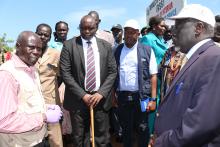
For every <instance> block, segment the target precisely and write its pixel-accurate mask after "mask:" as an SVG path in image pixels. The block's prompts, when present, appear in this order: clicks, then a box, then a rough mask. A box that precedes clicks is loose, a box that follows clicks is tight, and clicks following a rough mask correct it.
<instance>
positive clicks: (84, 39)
mask: <svg viewBox="0 0 220 147" xmlns="http://www.w3.org/2000/svg"><path fill="white" fill-rule="evenodd" d="M79 28H80V34H81V35H80V36H78V37H74V38H72V39H70V40H68V41H66V42H65V43H64V46H63V49H62V52H61V58H60V68H61V75H62V78H63V80H64V83H65V84H66V90H65V96H64V108H65V109H67V110H69V111H70V116H71V122H72V128H73V142H74V145H75V146H76V147H87V146H89V144H90V133H89V131H90V124H89V122H90V121H89V120H90V119H89V108H90V107H93V108H94V124H95V143H96V146H97V147H106V146H107V144H108V143H109V137H110V136H109V133H108V130H109V121H108V113H107V112H108V110H109V109H110V108H111V98H110V91H111V89H112V86H113V84H114V81H115V78H116V74H117V71H116V63H115V59H114V57H113V55H112V49H111V45H110V44H109V43H108V42H106V41H104V40H102V39H99V38H96V37H94V35H95V33H96V30H97V26H96V22H95V20H94V18H93V17H92V16H89V15H86V16H84V17H83V18H82V19H81V21H80V25H79ZM91 65H92V66H91Z"/></svg>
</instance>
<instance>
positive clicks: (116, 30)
mask: <svg viewBox="0 0 220 147" xmlns="http://www.w3.org/2000/svg"><path fill="white" fill-rule="evenodd" d="M111 31H112V34H113V37H114V46H113V49H112V50H113V53H115V50H116V48H117V47H118V45H119V44H121V43H122V35H123V28H122V26H121V25H120V24H116V25H113V26H112V28H111Z"/></svg>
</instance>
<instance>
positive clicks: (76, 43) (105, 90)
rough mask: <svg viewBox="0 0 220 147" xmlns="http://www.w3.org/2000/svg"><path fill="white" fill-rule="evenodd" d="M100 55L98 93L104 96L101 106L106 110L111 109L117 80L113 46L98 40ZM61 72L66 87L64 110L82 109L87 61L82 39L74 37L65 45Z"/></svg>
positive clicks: (61, 60) (62, 53)
mask: <svg viewBox="0 0 220 147" xmlns="http://www.w3.org/2000/svg"><path fill="white" fill-rule="evenodd" d="M96 40H97V45H98V50H99V54H100V88H99V90H98V93H99V94H101V95H103V96H104V98H103V99H102V102H100V103H101V104H103V108H104V109H105V110H109V109H110V107H111V97H110V91H111V89H112V86H113V84H114V81H115V78H116V74H117V71H116V63H115V59H114V57H113V55H112V48H111V45H110V44H109V43H108V42H106V41H104V40H101V39H98V38H96ZM60 70H61V76H62V78H63V81H64V83H65V85H66V89H65V96H64V108H65V109H67V110H77V109H80V108H82V106H83V105H84V102H83V100H82V97H83V96H84V95H85V94H86V91H85V87H84V80H85V60H84V53H83V46H82V40H81V37H80V36H79V37H74V38H72V39H70V40H68V41H66V42H65V43H64V46H63V49H62V52H61V57H60Z"/></svg>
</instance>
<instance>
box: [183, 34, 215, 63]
mask: <svg viewBox="0 0 220 147" xmlns="http://www.w3.org/2000/svg"><path fill="white" fill-rule="evenodd" d="M210 40H211V39H210V38H209V39H205V40H202V41H200V42H198V43H197V44H195V45H194V46H193V47H192V48H191V49H190V50H189V52H188V53H187V54H186V58H187V59H188V60H189V58H190V57H191V56H192V55H193V54H194V53H195V52H196V51H197V50H198V49H199V47H200V46H202V45H203V44H205V43H206V42H208V41H210Z"/></svg>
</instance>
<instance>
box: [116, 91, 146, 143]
mask: <svg viewBox="0 0 220 147" xmlns="http://www.w3.org/2000/svg"><path fill="white" fill-rule="evenodd" d="M131 96H132V99H131V98H130V97H131ZM118 105H119V107H118V109H119V119H120V122H121V125H122V132H123V145H124V147H132V146H133V144H134V141H133V138H134V134H135V133H134V130H136V134H137V137H136V138H137V143H138V147H147V145H148V140H149V128H148V114H147V112H141V109H140V102H139V95H138V93H136V94H132V95H129V97H128V94H127V93H120V92H119V93H118Z"/></svg>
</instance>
